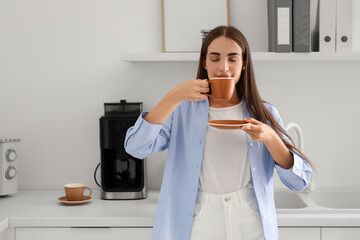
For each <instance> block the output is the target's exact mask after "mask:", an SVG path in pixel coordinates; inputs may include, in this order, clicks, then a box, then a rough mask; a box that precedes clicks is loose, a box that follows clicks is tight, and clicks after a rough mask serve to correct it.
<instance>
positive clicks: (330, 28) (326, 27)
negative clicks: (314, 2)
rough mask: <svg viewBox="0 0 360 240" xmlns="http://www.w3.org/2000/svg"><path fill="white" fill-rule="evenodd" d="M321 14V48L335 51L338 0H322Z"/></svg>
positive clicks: (325, 50) (322, 50)
mask: <svg viewBox="0 0 360 240" xmlns="http://www.w3.org/2000/svg"><path fill="white" fill-rule="evenodd" d="M339 1H343V0H339ZM319 15H320V16H319V50H320V52H335V46H336V45H335V41H336V35H335V31H336V0H320V2H319Z"/></svg>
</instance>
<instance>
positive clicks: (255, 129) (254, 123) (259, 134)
mask: <svg viewBox="0 0 360 240" xmlns="http://www.w3.org/2000/svg"><path fill="white" fill-rule="evenodd" d="M244 120H245V121H247V122H249V123H250V124H247V125H244V126H241V127H240V129H241V130H243V131H245V132H246V133H247V134H249V136H250V137H251V138H252V140H254V141H255V142H263V143H266V142H268V141H271V140H272V139H273V136H274V134H276V133H275V131H274V130H273V129H272V128H271V127H270V126H269V125H267V124H265V123H262V122H260V121H258V120H256V119H254V118H248V119H244Z"/></svg>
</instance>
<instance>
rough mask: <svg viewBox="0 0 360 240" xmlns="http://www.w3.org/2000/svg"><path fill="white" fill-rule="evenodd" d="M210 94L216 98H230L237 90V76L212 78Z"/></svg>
mask: <svg viewBox="0 0 360 240" xmlns="http://www.w3.org/2000/svg"><path fill="white" fill-rule="evenodd" d="M209 88H210V94H208V96H210V97H213V98H216V99H224V100H230V99H231V98H232V96H233V94H234V90H235V78H210V80H209Z"/></svg>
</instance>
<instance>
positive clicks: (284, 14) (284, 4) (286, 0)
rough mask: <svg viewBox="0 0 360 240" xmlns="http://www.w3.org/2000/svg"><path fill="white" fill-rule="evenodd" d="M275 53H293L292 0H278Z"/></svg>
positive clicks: (276, 3) (276, 6)
mask: <svg viewBox="0 0 360 240" xmlns="http://www.w3.org/2000/svg"><path fill="white" fill-rule="evenodd" d="M275 14H276V26H275V27H276V34H275V40H276V44H275V52H292V0H276V2H275Z"/></svg>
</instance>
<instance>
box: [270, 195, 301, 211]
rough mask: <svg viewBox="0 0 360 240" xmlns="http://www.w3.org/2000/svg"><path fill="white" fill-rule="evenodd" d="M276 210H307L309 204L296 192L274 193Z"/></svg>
mask: <svg viewBox="0 0 360 240" xmlns="http://www.w3.org/2000/svg"><path fill="white" fill-rule="evenodd" d="M274 200H275V207H276V209H294V208H305V207H307V204H306V203H305V202H304V201H303V200H302V199H301V198H300V197H299V195H298V194H297V193H295V192H285V191H284V192H282V191H275V192H274Z"/></svg>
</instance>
